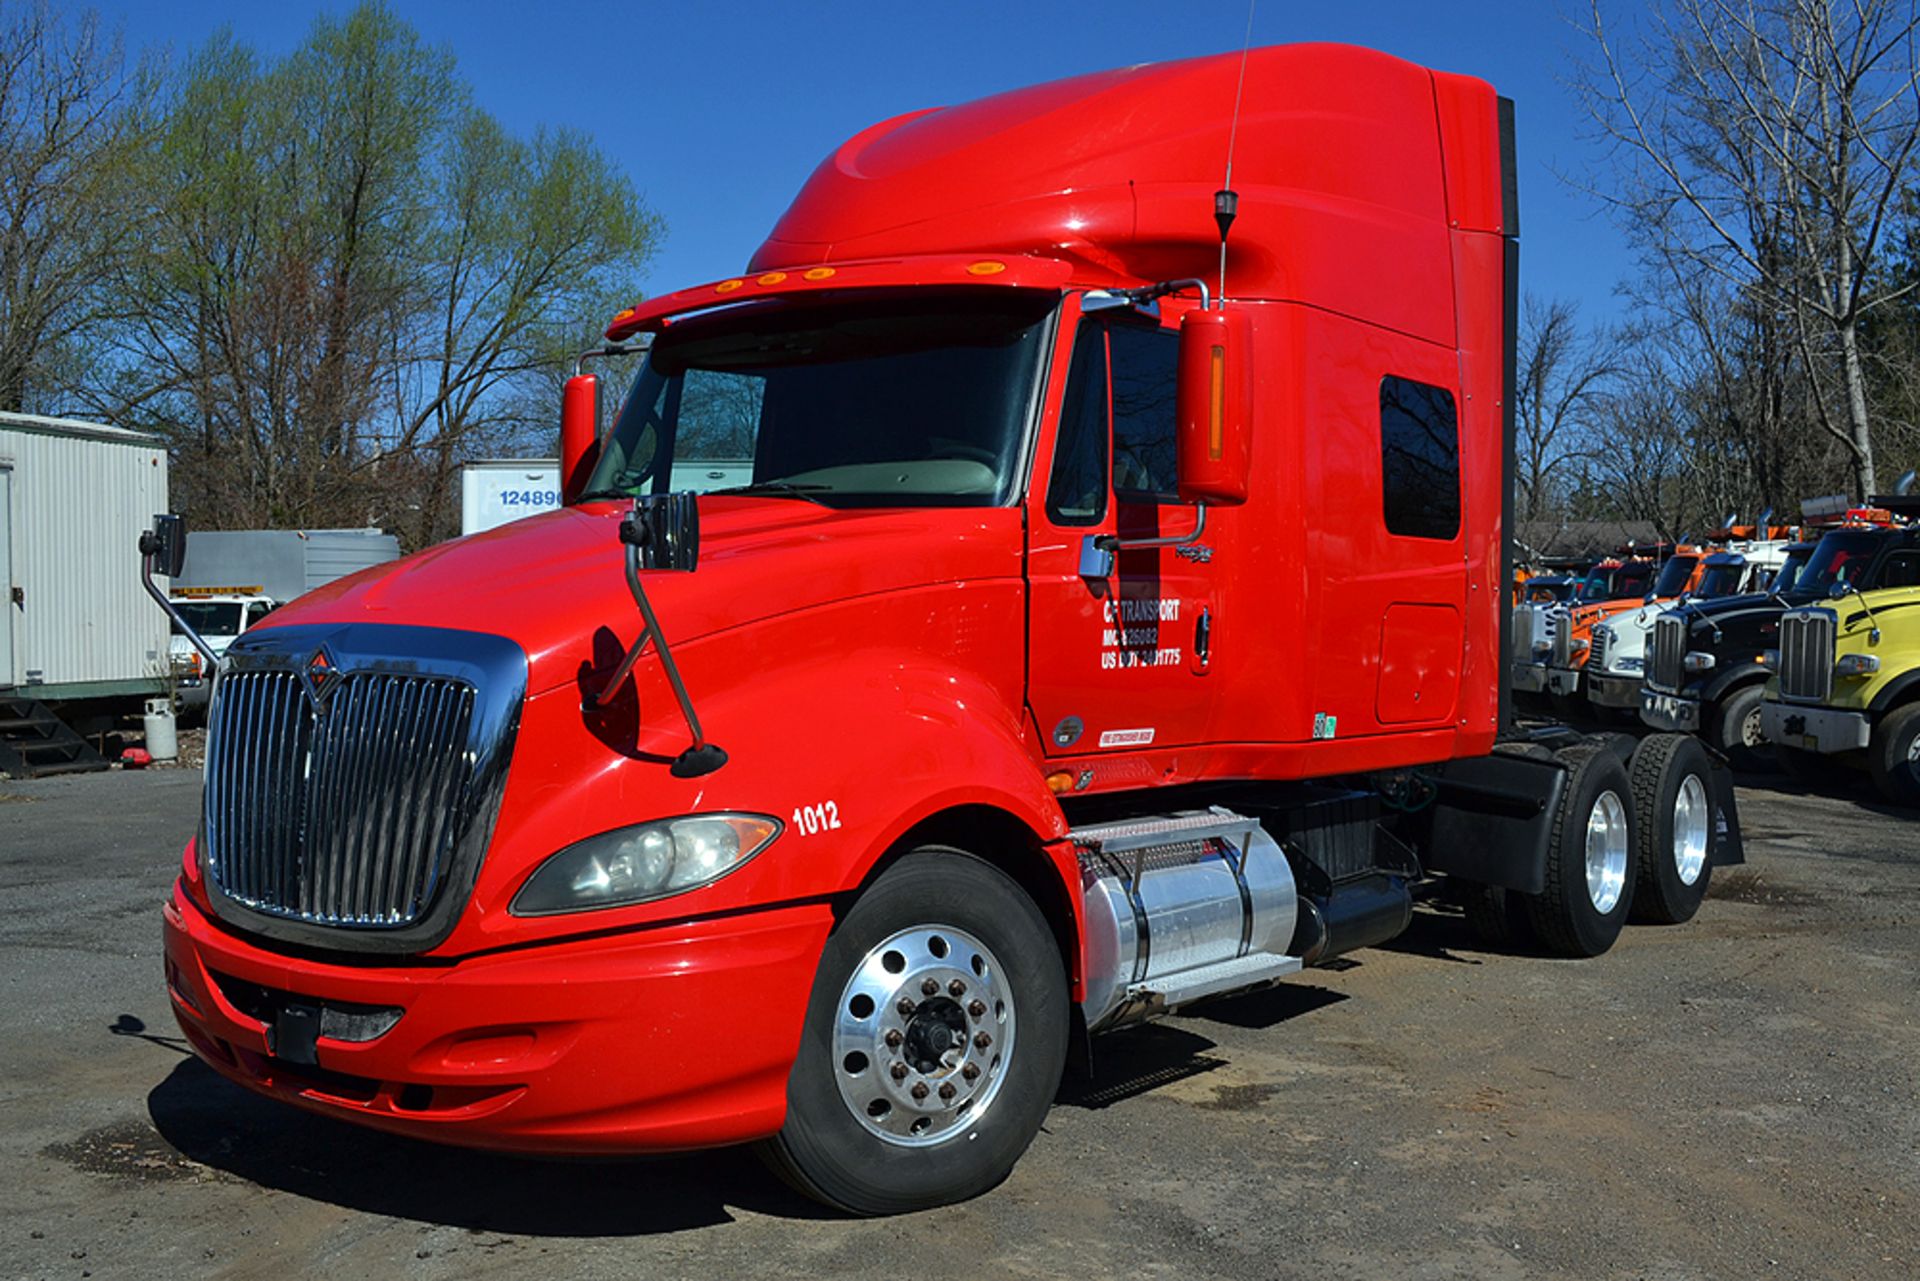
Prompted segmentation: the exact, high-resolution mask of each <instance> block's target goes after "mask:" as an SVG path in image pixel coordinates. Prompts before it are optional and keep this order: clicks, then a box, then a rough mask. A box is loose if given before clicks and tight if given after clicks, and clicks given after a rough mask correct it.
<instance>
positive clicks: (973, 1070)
mask: <svg viewBox="0 0 1920 1281" xmlns="http://www.w3.org/2000/svg"><path fill="white" fill-rule="evenodd" d="M960 1075H961V1076H964V1077H966V1078H967V1080H969V1081H971V1080H973V1079H974V1078H976V1077H978V1076H979V1075H980V1065H979V1064H978V1063H967V1064H963V1065H962V1066H961V1068H960Z"/></svg>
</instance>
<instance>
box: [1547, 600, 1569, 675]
mask: <svg viewBox="0 0 1920 1281" xmlns="http://www.w3.org/2000/svg"><path fill="white" fill-rule="evenodd" d="M1547 639H1549V640H1551V641H1552V642H1553V665H1554V666H1555V667H1572V666H1573V615H1572V614H1570V613H1568V612H1567V611H1566V610H1564V609H1556V610H1551V611H1549V612H1548V614H1547Z"/></svg>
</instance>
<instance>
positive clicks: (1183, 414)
mask: <svg viewBox="0 0 1920 1281" xmlns="http://www.w3.org/2000/svg"><path fill="white" fill-rule="evenodd" d="M1252 338H1253V326H1252V325H1251V323H1249V321H1248V319H1247V313H1245V312H1244V311H1237V310H1230V309H1228V308H1225V307H1221V308H1218V309H1197V310H1194V311H1190V312H1188V313H1187V314H1186V315H1185V316H1183V317H1181V319H1180V374H1179V378H1180V382H1179V391H1178V393H1177V396H1176V406H1177V407H1176V414H1177V422H1178V427H1177V440H1178V454H1179V475H1180V501H1182V502H1187V503H1201V504H1217V505H1219V506H1223V507H1231V506H1236V505H1238V504H1240V503H1244V502H1246V501H1247V469H1248V457H1249V455H1250V453H1251V444H1252V435H1253V432H1252V427H1253V360H1252V355H1253V342H1252Z"/></svg>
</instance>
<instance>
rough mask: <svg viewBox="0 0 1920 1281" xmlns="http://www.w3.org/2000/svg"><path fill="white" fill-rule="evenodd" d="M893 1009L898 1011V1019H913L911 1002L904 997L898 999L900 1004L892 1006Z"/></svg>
mask: <svg viewBox="0 0 1920 1281" xmlns="http://www.w3.org/2000/svg"><path fill="white" fill-rule="evenodd" d="M893 1008H894V1009H896V1010H899V1011H900V1017H901V1018H903V1019H910V1018H912V1017H913V1009H914V1006H913V1002H912V1001H910V1000H908V999H907V998H906V997H904V996H903V997H901V998H900V1004H898V1005H896V1006H894V1007H893Z"/></svg>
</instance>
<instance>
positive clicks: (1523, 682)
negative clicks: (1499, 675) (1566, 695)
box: [1508, 663, 1547, 694]
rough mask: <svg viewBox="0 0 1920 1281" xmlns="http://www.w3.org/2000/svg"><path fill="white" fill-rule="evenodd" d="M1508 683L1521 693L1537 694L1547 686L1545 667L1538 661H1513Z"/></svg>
mask: <svg viewBox="0 0 1920 1281" xmlns="http://www.w3.org/2000/svg"><path fill="white" fill-rule="evenodd" d="M1508 684H1509V685H1510V686H1511V687H1512V688H1514V689H1516V690H1518V691H1519V692H1520V693H1522V694H1538V693H1539V692H1540V691H1541V690H1543V689H1545V688H1546V687H1547V669H1546V667H1545V666H1544V665H1542V664H1540V663H1515V664H1514V665H1513V676H1512V678H1511V679H1510V680H1509V681H1508Z"/></svg>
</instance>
